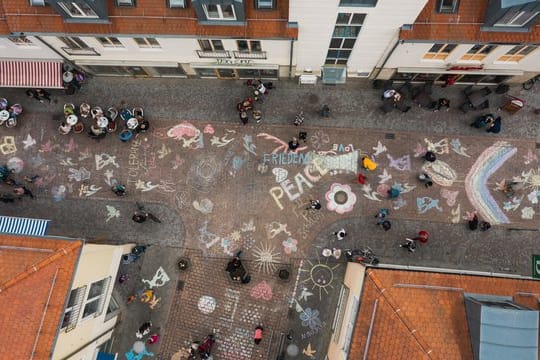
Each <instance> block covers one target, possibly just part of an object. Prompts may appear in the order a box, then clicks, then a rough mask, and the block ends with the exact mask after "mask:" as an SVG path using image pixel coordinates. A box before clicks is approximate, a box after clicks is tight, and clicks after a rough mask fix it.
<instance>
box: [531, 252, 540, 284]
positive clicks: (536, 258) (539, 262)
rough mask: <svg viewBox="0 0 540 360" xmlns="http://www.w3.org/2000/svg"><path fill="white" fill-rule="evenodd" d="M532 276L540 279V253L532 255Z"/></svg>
mask: <svg viewBox="0 0 540 360" xmlns="http://www.w3.org/2000/svg"><path fill="white" fill-rule="evenodd" d="M532 277H533V278H535V279H540V255H533V256H532Z"/></svg>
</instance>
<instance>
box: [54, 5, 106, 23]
mask: <svg viewBox="0 0 540 360" xmlns="http://www.w3.org/2000/svg"><path fill="white" fill-rule="evenodd" d="M58 5H59V6H60V7H61V8H62V9H63V10H64V11H65V12H66V14H68V15H69V16H70V17H72V18H91V19H97V18H98V17H99V16H98V14H96V12H95V11H94V10H93V9H92V8H91V7H90V6H88V5H87V4H86V3H84V2H80V3H79V2H75V1H60V2H58Z"/></svg>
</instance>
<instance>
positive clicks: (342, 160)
mask: <svg viewBox="0 0 540 360" xmlns="http://www.w3.org/2000/svg"><path fill="white" fill-rule="evenodd" d="M310 159H311V160H310V168H311V169H313V170H315V169H316V170H319V172H320V173H321V175H324V174H326V173H327V172H328V171H332V170H334V171H343V172H345V173H354V174H356V173H357V172H358V150H355V151H351V152H349V153H345V154H341V155H319V154H315V153H310ZM311 169H310V170H311Z"/></svg>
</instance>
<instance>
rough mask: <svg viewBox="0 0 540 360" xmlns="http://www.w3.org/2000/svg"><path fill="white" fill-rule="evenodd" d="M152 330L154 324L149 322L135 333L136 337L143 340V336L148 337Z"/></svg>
mask: <svg viewBox="0 0 540 360" xmlns="http://www.w3.org/2000/svg"><path fill="white" fill-rule="evenodd" d="M151 328H152V322H151V321H147V322H145V323H143V324H142V325H141V326H140V327H139V330H138V331H137V332H136V333H135V336H137V338H138V339H142V338H143V336H145V335H147V334H148V333H149V332H150V329H151Z"/></svg>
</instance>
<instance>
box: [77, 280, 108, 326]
mask: <svg viewBox="0 0 540 360" xmlns="http://www.w3.org/2000/svg"><path fill="white" fill-rule="evenodd" d="M110 279H111V278H110V277H108V278H105V279H103V280H100V281H97V282H95V283H92V285H90V291H88V296H87V297H86V301H85V303H84V310H83V319H86V318H87V317H89V316H92V315H93V316H94V317H95V316H99V315H100V314H101V312H102V310H103V304H104V303H105V300H106V295H107V289H108V287H109V281H110Z"/></svg>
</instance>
